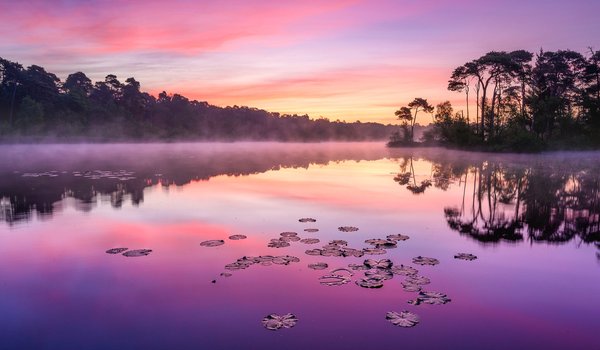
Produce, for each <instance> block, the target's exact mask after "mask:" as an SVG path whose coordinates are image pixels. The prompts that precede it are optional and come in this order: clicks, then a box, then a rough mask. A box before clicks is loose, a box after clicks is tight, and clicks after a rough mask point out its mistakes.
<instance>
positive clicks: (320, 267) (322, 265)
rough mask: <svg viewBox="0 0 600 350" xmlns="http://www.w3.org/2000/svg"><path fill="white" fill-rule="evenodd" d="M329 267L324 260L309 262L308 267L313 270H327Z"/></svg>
mask: <svg viewBox="0 0 600 350" xmlns="http://www.w3.org/2000/svg"><path fill="white" fill-rule="evenodd" d="M327 267H329V265H327V264H326V263H324V262H318V263H313V264H308V268H309V269H313V270H325V269H326V268H327Z"/></svg>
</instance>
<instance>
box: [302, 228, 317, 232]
mask: <svg viewBox="0 0 600 350" xmlns="http://www.w3.org/2000/svg"><path fill="white" fill-rule="evenodd" d="M304 232H310V233H315V232H319V229H318V228H305V229H304Z"/></svg>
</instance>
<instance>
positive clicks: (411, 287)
mask: <svg viewBox="0 0 600 350" xmlns="http://www.w3.org/2000/svg"><path fill="white" fill-rule="evenodd" d="M421 288H422V287H421V286H420V285H418V284H410V283H402V289H403V290H404V291H405V292H411V293H414V292H420V291H421Z"/></svg>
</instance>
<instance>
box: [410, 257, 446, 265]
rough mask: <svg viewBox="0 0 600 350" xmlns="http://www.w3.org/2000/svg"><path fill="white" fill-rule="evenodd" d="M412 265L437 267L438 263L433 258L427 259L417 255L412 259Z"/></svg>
mask: <svg viewBox="0 0 600 350" xmlns="http://www.w3.org/2000/svg"><path fill="white" fill-rule="evenodd" d="M413 263H415V264H417V265H437V264H439V263H440V261H439V260H438V259H435V258H427V257H424V256H420V255H419V256H417V257H416V258H413Z"/></svg>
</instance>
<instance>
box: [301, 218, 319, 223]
mask: <svg viewBox="0 0 600 350" xmlns="http://www.w3.org/2000/svg"><path fill="white" fill-rule="evenodd" d="M298 221H300V222H316V221H317V220H315V219H313V218H302V219H299V220H298Z"/></svg>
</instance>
